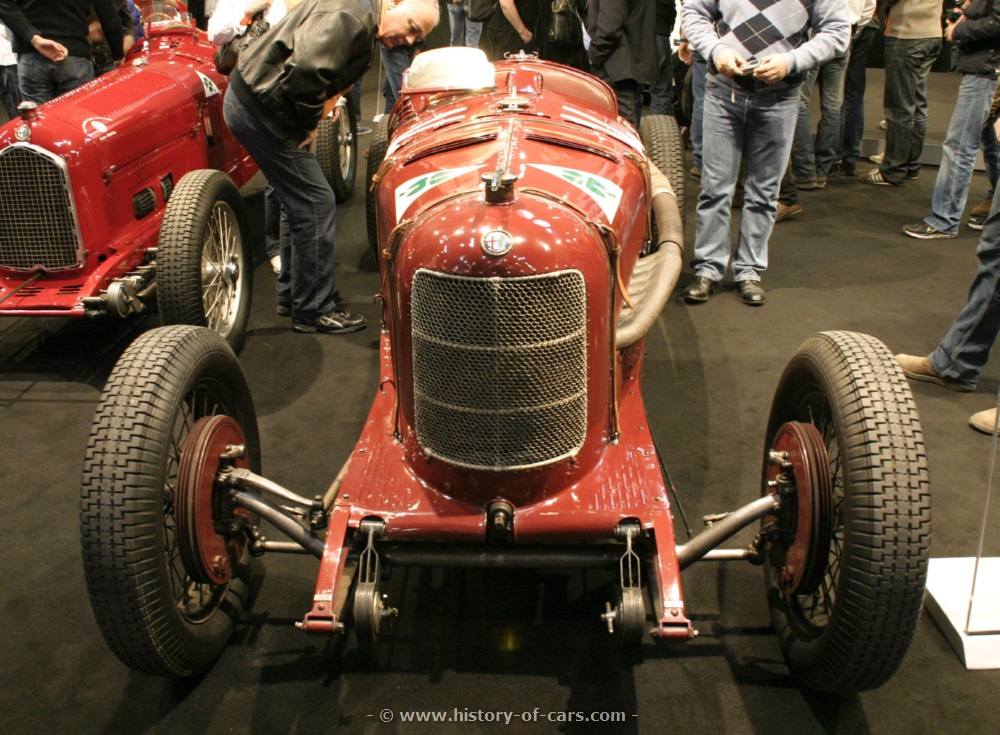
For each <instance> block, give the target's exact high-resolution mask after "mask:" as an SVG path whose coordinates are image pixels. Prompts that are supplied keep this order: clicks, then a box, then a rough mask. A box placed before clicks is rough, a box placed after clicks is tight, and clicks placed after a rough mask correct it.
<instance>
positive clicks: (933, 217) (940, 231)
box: [903, 0, 1000, 240]
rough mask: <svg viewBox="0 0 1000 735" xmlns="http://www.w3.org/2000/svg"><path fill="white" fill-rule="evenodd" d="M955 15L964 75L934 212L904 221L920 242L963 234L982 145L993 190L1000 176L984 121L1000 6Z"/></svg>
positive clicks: (953, 30)
mask: <svg viewBox="0 0 1000 735" xmlns="http://www.w3.org/2000/svg"><path fill="white" fill-rule="evenodd" d="M958 12H959V15H958V17H957V18H956V19H954V20H952V19H949V20H948V23H947V26H946V28H945V37H946V38H947V39H948V40H949V41H951V42H952V43H953V44H954V45H955V46H956V48H957V49H958V53H957V55H956V57H955V71H957V72H959V73H961V75H962V82H961V84H959V86H958V97H957V99H956V100H955V107H954V109H953V110H952V113H951V122H950V123H948V132H947V134H946V135H945V138H944V145H942V146H941V166H940V167H939V168H938V173H937V179H935V181H934V192H933V193H932V194H931V211H930V214H928V215H927V216H926V217H924V219H923V221H922V222H917V223H916V224H913V225H905V226H904V227H903V233H904V234H906V235H909V236H910V237H915V238H917V239H920V240H938V239H944V238H952V237H957V236H958V225H959V222H960V221H961V218H962V212H963V211H964V210H965V202H966V199H967V198H968V196H969V185H970V184H971V183H972V169H973V166H974V165H975V162H976V152H977V151H979V149H980V148H982V151H983V159H984V160H985V162H986V173H987V176H988V177H989V180H990V188H991V189H994V188H996V183H997V178H998V176H1000V149H998V146H997V136H996V134H995V133H994V132H993V126H992V125H989V124H988V123H984V122H983V121H984V120H985V119H986V113H987V112H988V111H989V109H990V101H991V100H992V99H993V90H994V89H995V88H996V86H997V67H1000V10H998V9H997V8H996V7H995V6H994V0H971V2H970V3H968V4H967V5H966V6H965V8H964V9H963V10H959V11H958Z"/></svg>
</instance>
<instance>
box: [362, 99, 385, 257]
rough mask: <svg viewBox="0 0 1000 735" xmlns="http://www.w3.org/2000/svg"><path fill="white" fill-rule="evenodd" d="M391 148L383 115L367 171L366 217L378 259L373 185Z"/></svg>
mask: <svg viewBox="0 0 1000 735" xmlns="http://www.w3.org/2000/svg"><path fill="white" fill-rule="evenodd" d="M388 148H389V122H388V118H386V117H383V118H382V119H381V120H379V121H378V123H376V124H375V128H374V129H373V130H372V144H371V146H370V147H369V148H368V163H367V167H366V169H367V170H366V173H365V217H366V218H367V222H368V247H370V248H371V251H372V253H373V254H374V255H375V260H376V261H377V260H378V211H377V208H376V205H377V202H378V189H377V188H376V187H373V186H372V181H373V179H374V178H375V174H376V173H377V172H378V168H379V166H381V165H382V161H384V160H385V152H386V151H387V150H388Z"/></svg>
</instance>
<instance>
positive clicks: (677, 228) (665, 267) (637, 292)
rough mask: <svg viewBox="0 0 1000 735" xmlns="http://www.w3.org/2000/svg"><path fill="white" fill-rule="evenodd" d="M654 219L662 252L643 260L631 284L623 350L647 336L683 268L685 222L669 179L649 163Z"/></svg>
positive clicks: (619, 337) (619, 343)
mask: <svg viewBox="0 0 1000 735" xmlns="http://www.w3.org/2000/svg"><path fill="white" fill-rule="evenodd" d="M649 168H650V180H651V184H652V197H653V217H655V218H656V229H657V233H658V239H657V245H658V246H659V249H658V250H657V251H656V252H655V253H652V254H651V255H647V256H646V257H645V258H640V259H639V262H638V263H637V264H636V267H635V271H634V272H633V273H632V278H631V280H630V281H629V284H628V292H629V296H630V297H631V298H632V301H633V302H634V303H635V308H634V309H632V308H629V307H628V306H627V305H626V306H623V307H622V311H621V316H619V318H618V330H617V334H616V337H615V346H616V347H617V348H618V349H619V350H621V349H624V348H626V347H630V346H632V345H634V344H635V343H636V342H638V341H639V340H640V339H642V338H643V337H644V336H646V332H648V331H649V329H650V327H652V326H653V323H654V322H655V321H656V319H657V317H659V315H660V312H661V311H663V307H664V306H666V303H667V299H669V298H670V294H671V293H672V292H673V290H674V286H676V285H677V279H678V277H679V276H680V274H681V268H682V267H683V265H684V261H683V253H684V223H683V222H682V221H681V213H680V209H678V207H677V197H676V196H675V195H674V190H673V187H671V186H670V180H669V179H668V178H667V177H666V175H664V174H663V173H661V172H660V170H659V169H657V168H656V166H655V165H653V162H652V161H650V162H649Z"/></svg>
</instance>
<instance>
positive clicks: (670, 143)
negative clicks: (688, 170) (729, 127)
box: [639, 115, 687, 243]
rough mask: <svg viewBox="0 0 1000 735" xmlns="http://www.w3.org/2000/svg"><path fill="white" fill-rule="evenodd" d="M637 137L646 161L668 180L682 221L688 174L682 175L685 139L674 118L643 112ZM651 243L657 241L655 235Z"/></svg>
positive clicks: (685, 204)
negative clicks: (644, 149)
mask: <svg viewBox="0 0 1000 735" xmlns="http://www.w3.org/2000/svg"><path fill="white" fill-rule="evenodd" d="M639 137H640V138H641V139H642V144H643V145H644V146H645V147H646V155H647V156H648V157H649V160H651V161H652V162H653V163H654V164H656V167H657V168H658V169H660V172H661V173H663V174H664V175H666V177H667V178H668V179H670V186H672V187H673V189H674V194H676V195H677V209H678V210H680V213H681V221H682V222H683V221H684V213H685V211H686V209H685V208H686V206H687V177H685V175H684V141H683V140H682V139H681V131H680V128H678V127H677V121H676V120H675V119H674V118H673V116H672V115H643V117H642V120H641V121H640V123H639ZM654 226H655V223H654ZM653 242H654V243H655V242H656V239H655V238H654V239H653Z"/></svg>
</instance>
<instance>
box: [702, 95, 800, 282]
mask: <svg viewBox="0 0 1000 735" xmlns="http://www.w3.org/2000/svg"><path fill="white" fill-rule="evenodd" d="M798 104H799V89H798V87H793V88H790V89H782V90H778V91H758V92H750V93H747V92H743V91H742V90H740V89H739V88H737V89H736V91H735V92H733V89H732V88H731V87H729V86H728V85H727V86H726V87H723V86H720V85H719V83H718V82H716V81H715V80H714V79H709V80H708V81H707V83H706V85H705V105H704V106H705V139H704V148H703V151H702V153H703V157H702V163H703V164H704V166H703V168H702V173H701V193H700V194H699V195H698V211H697V214H696V216H695V223H696V224H695V243H694V257H693V258H692V259H691V266H692V268H693V269H694V273H695V275H696V276H704V277H706V278H709V279H711V280H713V281H720V280H722V277H723V276H724V275H725V274H726V266H727V264H728V262H729V259H730V250H731V245H730V236H729V233H730V227H729V218H730V212H731V203H732V199H733V192H734V191H735V189H736V179H737V177H738V175H739V171H740V161H741V159H744V158H745V161H744V163H745V170H746V184H745V186H744V197H743V214H742V217H741V220H740V235H739V242H738V243H737V245H736V252H735V254H734V255H733V257H732V268H733V278H734V279H735V280H736V281H737V282H739V281H759V280H760V274H761V273H762V272H763V271H764V270H765V269H766V268H767V241H768V239H769V238H770V237H771V230H772V229H773V228H774V215H775V213H776V212H777V209H778V189H779V187H780V184H781V177H782V174H784V172H785V166H786V164H787V163H788V156H789V154H790V153H791V148H792V133H793V131H794V129H795V120H796V114H797V111H798Z"/></svg>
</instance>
